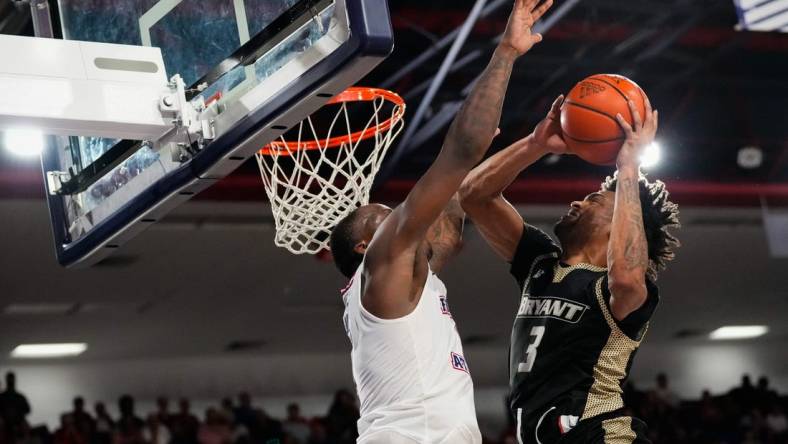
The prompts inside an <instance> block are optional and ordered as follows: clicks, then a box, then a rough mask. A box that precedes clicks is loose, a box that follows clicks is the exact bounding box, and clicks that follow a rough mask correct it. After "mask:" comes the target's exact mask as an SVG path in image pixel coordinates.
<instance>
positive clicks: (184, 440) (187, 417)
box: [170, 398, 200, 444]
mask: <svg viewBox="0 0 788 444" xmlns="http://www.w3.org/2000/svg"><path fill="white" fill-rule="evenodd" d="M178 406H179V408H180V410H179V412H178V413H177V414H175V415H172V417H171V422H170V435H171V436H172V440H171V442H172V444H195V443H196V442H197V433H198V431H199V428H200V420H198V419H197V417H196V416H194V415H192V414H191V412H190V409H191V406H190V405H189V400H188V399H186V398H182V399H181V400H180V401H179V403H178Z"/></svg>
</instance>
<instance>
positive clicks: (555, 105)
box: [550, 94, 564, 114]
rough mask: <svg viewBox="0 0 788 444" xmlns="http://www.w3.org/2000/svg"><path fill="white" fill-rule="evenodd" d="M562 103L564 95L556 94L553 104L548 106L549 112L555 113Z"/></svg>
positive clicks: (559, 110)
mask: <svg viewBox="0 0 788 444" xmlns="http://www.w3.org/2000/svg"><path fill="white" fill-rule="evenodd" d="M563 104H564V95H563V94H561V95H560V96H558V98H557V99H555V100H554V101H553V106H551V107H550V112H551V113H555V114H557V113H559V112H561V105H563Z"/></svg>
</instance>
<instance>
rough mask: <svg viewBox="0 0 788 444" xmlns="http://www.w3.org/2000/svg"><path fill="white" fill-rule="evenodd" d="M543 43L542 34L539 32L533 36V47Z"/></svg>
mask: <svg viewBox="0 0 788 444" xmlns="http://www.w3.org/2000/svg"><path fill="white" fill-rule="evenodd" d="M541 41H542V34H539V33H538V32H537V33H536V34H534V35H532V36H531V45H535V44H537V43H539V42H541Z"/></svg>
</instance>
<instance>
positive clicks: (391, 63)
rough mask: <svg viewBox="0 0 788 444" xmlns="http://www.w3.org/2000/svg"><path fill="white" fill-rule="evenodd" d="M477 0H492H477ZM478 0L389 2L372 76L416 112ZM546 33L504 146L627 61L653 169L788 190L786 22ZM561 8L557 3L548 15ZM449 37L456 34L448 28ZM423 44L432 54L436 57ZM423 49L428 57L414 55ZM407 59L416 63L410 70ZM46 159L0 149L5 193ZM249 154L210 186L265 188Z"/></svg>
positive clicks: (423, 159) (656, 23) (714, 7)
mask: <svg viewBox="0 0 788 444" xmlns="http://www.w3.org/2000/svg"><path fill="white" fill-rule="evenodd" d="M478 1H479V2H481V1H483V0H478ZM475 3H476V2H475V1H471V0H434V1H430V2H423V1H416V0H397V1H392V2H390V7H391V14H392V20H393V23H394V26H395V30H396V49H395V51H394V53H393V54H392V56H391V57H389V59H388V60H386V61H385V62H384V63H383V64H382V65H381V66H380V67H379V68H378V69H377V70H375V71H374V72H373V73H372V74H371V75H370V76H369V77H368V78H366V79H365V80H364V81H363V82H362V83H364V84H366V85H371V86H386V87H388V88H390V89H393V90H395V91H397V92H399V93H400V94H402V95H403V96H404V97H405V98H406V99H407V100H408V107H409V108H408V110H409V111H408V112H409V114H408V116H407V120H408V121H409V122H410V123H412V119H413V117H414V113H415V111H416V109H417V108H418V107H419V106H420V101H421V100H422V99H423V97H424V95H425V91H426V90H427V88H428V87H429V85H430V82H431V79H433V78H434V76H435V74H436V72H437V69H438V66H440V64H441V63H442V61H443V59H444V57H445V55H446V54H447V51H448V47H449V45H450V44H451V43H452V42H454V40H455V39H454V38H452V36H453V34H452V33H453V32H455V31H456V30H457V29H458V28H459V27H460V26H462V24H463V23H464V22H465V21H466V19H467V18H468V15H469V12H470V11H471V9H472V7H473V5H474V4H475ZM510 3H511V2H510V1H509V0H497V1H496V0H485V1H484V9H482V15H481V16H480V17H479V18H478V20H476V22H475V24H474V26H473V28H472V31H471V33H470V35H469V38H468V40H467V42H465V44H464V45H463V46H462V48H461V50H460V52H459V54H458V57H457V58H456V61H455V63H454V64H452V65H451V68H450V69H449V73H448V75H447V76H446V79H445V81H444V82H443V84H442V86H441V87H440V88H439V89H438V90H437V94H436V95H435V97H434V99H433V100H432V101H430V103H429V104H428V105H427V106H426V107H425V111H426V112H425V114H424V119H423V122H422V124H421V125H419V127H418V131H416V132H415V133H416V136H415V137H414V138H413V139H412V140H414V141H415V143H414V144H412V145H411V146H409V147H407V148H403V147H402V146H398V147H395V151H393V153H392V154H391V155H390V158H389V162H388V163H387V165H386V166H385V168H384V170H385V173H384V179H385V180H380V181H378V184H377V190H378V196H379V197H381V198H391V199H397V198H400V197H402V196H403V195H404V193H405V192H406V191H407V190H408V189H409V188H410V186H411V185H412V184H413V181H414V180H415V179H416V178H418V177H419V175H420V174H421V173H422V172H423V171H424V170H425V169H426V167H427V166H428V165H429V164H430V162H431V161H432V160H433V159H434V158H435V156H436V154H437V152H438V150H439V149H440V146H441V141H442V138H443V136H444V135H445V131H446V127H447V123H448V121H449V120H450V118H451V116H452V115H453V110H456V108H457V106H458V105H459V104H460V103H461V101H462V100H463V98H464V97H465V95H464V92H463V91H467V87H468V85H469V84H471V82H472V81H473V80H474V79H475V78H476V76H477V75H478V74H479V73H480V72H481V70H482V69H483V67H484V65H485V64H486V62H487V60H488V58H489V56H490V54H491V53H492V50H493V48H494V45H495V43H494V41H495V38H496V37H497V36H498V35H499V34H500V32H501V31H502V30H503V28H504V26H505V23H506V19H507V16H508V11H509V8H510ZM26 14H27V11H26V10H25V9H24V8H22V9H19V8H14V7H13V6H11V5H10V1H2V2H0V32H4V33H15V34H32V26H31V25H30V23H29V17H28V16H27V15H26ZM551 14H556V17H555V18H559V16H560V19H559V20H557V21H555V23H553V24H552V25H551V26H550V27H549V29H548V30H547V31H546V33H545V40H544V42H542V43H541V44H539V45H538V46H537V47H536V48H535V49H533V50H532V51H531V52H530V53H529V54H527V55H526V56H525V57H523V58H522V59H521V60H520V61H519V62H518V64H517V66H516V69H515V72H514V74H513V77H512V80H511V84H510V88H509V93H508V96H507V101H506V105H505V109H504V113H503V120H502V122H501V129H502V135H501V136H500V137H499V138H498V140H496V142H495V144H494V146H493V148H492V150H493V151H494V150H497V149H501V148H502V147H504V146H505V145H506V144H507V143H509V142H511V141H513V140H516V139H517V138H520V137H522V136H524V135H526V134H527V133H528V132H529V131H530V129H531V128H532V127H533V126H534V125H535V123H536V122H537V121H538V120H539V119H540V118H541V117H542V116H543V115H544V114H545V112H546V110H547V109H548V107H549V104H550V103H551V102H552V100H553V99H554V98H555V97H556V96H557V95H558V94H560V93H563V92H566V91H568V90H569V89H570V88H571V87H572V85H574V84H575V83H576V82H577V81H578V80H580V79H582V78H583V77H585V76H587V75H591V74H595V73H600V72H608V73H620V74H624V75H627V76H630V77H631V78H633V79H634V80H636V81H637V82H638V83H639V84H640V85H641V86H642V87H643V88H644V89H645V90H646V92H647V93H648V94H649V96H650V98H651V100H652V102H653V103H654V104H655V106H656V107H657V108H659V109H660V112H661V116H662V118H661V126H662V127H661V128H660V134H659V140H660V141H661V144H662V146H663V150H664V153H663V160H662V162H661V164H660V165H659V166H658V167H655V168H654V169H653V170H652V171H651V175H652V176H653V177H657V178H661V179H663V180H665V181H666V182H668V184H669V185H670V186H671V188H673V192H674V195H675V196H676V197H677V199H679V200H681V201H683V202H684V203H691V204H698V205H706V204H713V205H729V204H733V205H758V204H759V202H760V198H761V197H766V198H767V199H770V200H771V201H773V202H775V203H777V202H785V201H788V137H786V133H787V132H788V115H786V113H785V111H784V110H783V107H784V103H785V102H786V99H788V57H787V56H788V34H780V33H762V32H761V33H752V32H738V31H736V30H735V29H734V27H735V25H736V14H735V10H734V6H733V2H732V1H728V0H670V1H662V0H659V1H657V0H643V1H637V2H625V1H617V0H579V1H573V0H559V1H556V4H555V6H554V7H553V8H552V11H551ZM548 18H549V16H548ZM447 36H448V37H447ZM425 54H427V55H429V56H425ZM420 58H421V59H423V62H422V63H413V62H414V60H419V59H420ZM404 68H407V69H404ZM748 145H754V146H757V147H760V148H761V149H762V150H763V154H764V158H763V163H762V165H761V166H760V167H758V168H755V169H750V170H746V169H742V168H741V167H739V166H738V165H737V153H738V151H739V149H740V148H742V147H744V146H748ZM38 171H39V170H38V167H37V166H30V165H20V164H18V163H15V161H14V160H12V159H8V158H7V157H3V156H0V195H2V196H3V197H19V196H26V197H32V196H36V197H37V196H40V195H41V192H42V191H41V190H42V187H41V182H40V177H38V176H39V175H40V174H39V173H38ZM609 172H610V169H609V168H604V167H595V166H591V165H588V164H586V163H584V162H581V161H580V160H578V159H576V158H570V157H566V158H563V159H561V160H559V161H558V162H556V163H548V162H544V161H543V162H541V163H539V164H537V165H535V166H534V167H533V168H532V169H530V170H529V171H528V172H527V173H526V174H524V175H523V177H522V179H521V180H520V181H519V182H518V183H516V184H515V187H514V190H515V191H514V192H513V193H512V195H511V197H512V198H513V199H514V200H516V201H520V202H524V203H558V202H564V201H566V200H567V199H570V198H572V197H576V196H578V195H580V196H582V195H584V194H585V193H586V192H587V191H588V188H589V187H594V186H596V183H597V182H598V181H599V180H600V179H601V177H602V176H603V175H605V174H607V173H609ZM261 194H262V193H261V188H260V187H259V182H258V176H257V171H256V165H255V164H254V163H253V162H250V163H248V164H246V165H244V166H243V167H242V168H241V169H239V170H238V171H237V172H236V173H234V174H233V175H232V176H230V177H229V178H227V179H226V180H225V181H223V182H221V183H220V184H218V185H217V186H216V187H214V188H213V189H212V190H209V191H208V192H207V193H206V194H205V196H203V197H204V198H209V199H220V200H248V199H261V198H262V197H261Z"/></svg>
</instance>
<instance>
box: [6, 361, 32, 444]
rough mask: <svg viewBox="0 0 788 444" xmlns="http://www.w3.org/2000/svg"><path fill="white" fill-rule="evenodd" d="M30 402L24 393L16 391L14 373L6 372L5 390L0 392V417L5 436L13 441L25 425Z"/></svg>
mask: <svg viewBox="0 0 788 444" xmlns="http://www.w3.org/2000/svg"><path fill="white" fill-rule="evenodd" d="M29 414H30V404H28V402H27V398H26V397H25V395H23V394H21V393H19V392H17V391H16V375H15V374H14V373H13V372H8V373H6V375H5V391H4V392H3V393H0V417H2V418H3V422H4V423H5V429H6V437H7V438H8V439H9V440H10V441H14V440H15V438H16V437H18V436H19V435H20V433H21V432H22V431H23V429H24V426H26V425H27V419H26V418H27V415H29Z"/></svg>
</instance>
